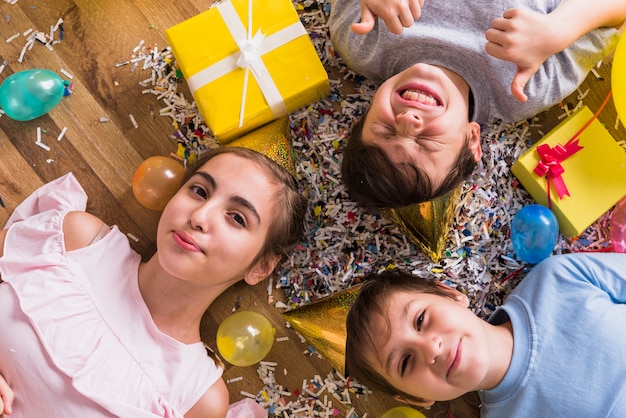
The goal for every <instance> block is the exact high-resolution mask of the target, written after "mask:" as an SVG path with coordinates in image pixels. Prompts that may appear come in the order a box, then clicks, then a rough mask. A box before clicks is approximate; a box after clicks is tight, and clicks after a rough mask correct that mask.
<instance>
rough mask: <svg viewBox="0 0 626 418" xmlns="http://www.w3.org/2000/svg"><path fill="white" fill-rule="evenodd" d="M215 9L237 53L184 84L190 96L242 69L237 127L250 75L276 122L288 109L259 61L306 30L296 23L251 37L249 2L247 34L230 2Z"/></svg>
mask: <svg viewBox="0 0 626 418" xmlns="http://www.w3.org/2000/svg"><path fill="white" fill-rule="evenodd" d="M215 7H217V9H218V10H219V12H220V14H221V15H222V18H223V19H224V22H225V23H226V26H227V27H228V30H229V31H230V33H231V35H232V36H233V38H234V39H235V40H236V42H237V46H238V48H239V52H238V53H235V54H232V55H230V56H228V57H226V58H224V59H222V60H221V61H218V62H216V63H214V64H212V65H210V66H209V67H207V68H205V69H203V70H202V71H199V72H197V73H196V74H194V75H192V76H191V77H189V79H188V80H187V84H188V85H189V89H190V90H191V93H192V94H194V93H195V91H196V90H198V89H199V88H201V87H203V86H205V85H207V84H208V83H210V82H212V81H214V80H216V79H218V78H219V77H222V76H223V75H225V74H227V73H229V72H231V71H234V70H235V69H237V68H244V69H245V74H244V82H243V84H244V85H243V93H242V97H241V108H240V112H239V127H241V126H243V119H244V113H245V104H246V95H247V90H248V78H249V73H250V72H252V75H253V76H254V78H255V80H256V82H257V83H258V85H259V88H260V89H261V92H262V93H263V97H264V98H265V100H266V102H267V104H268V105H269V107H270V109H271V111H272V114H273V115H274V117H275V118H277V117H280V116H284V115H286V114H287V108H286V107H285V102H284V100H283V98H282V96H281V94H280V92H279V91H278V87H277V86H276V83H274V80H273V79H272V76H271V74H270V72H269V70H268V69H267V67H266V66H265V63H264V62H263V60H262V59H261V57H262V56H263V55H264V54H266V53H267V52H269V51H272V50H274V49H276V48H278V47H280V46H282V45H284V44H286V43H288V42H291V41H292V40H294V39H296V38H298V37H300V36H303V35H308V33H307V31H306V29H305V28H304V26H303V25H302V23H301V22H300V21H297V22H295V23H292V24H291V25H289V26H287V27H286V28H284V29H281V30H280V31H278V32H276V33H274V34H272V35H270V36H265V35H264V34H263V33H262V32H261V30H260V29H259V30H258V31H257V33H256V34H255V35H254V36H252V0H248V29H247V30H246V29H245V27H244V26H243V22H242V21H241V19H240V18H239V15H238V14H237V12H236V11H235V8H234V7H233V5H232V3H231V2H230V1H222V2H220V3H218V4H217V5H216V6H215Z"/></svg>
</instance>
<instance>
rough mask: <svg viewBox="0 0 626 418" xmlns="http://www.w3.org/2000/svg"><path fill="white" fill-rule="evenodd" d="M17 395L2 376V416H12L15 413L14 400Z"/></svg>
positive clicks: (0, 382) (0, 378)
mask: <svg viewBox="0 0 626 418" xmlns="http://www.w3.org/2000/svg"><path fill="white" fill-rule="evenodd" d="M14 398H15V394H14V393H13V390H11V388H10V387H9V385H8V383H7V382H6V381H5V380H4V379H3V378H2V376H0V416H2V414H5V415H11V413H12V412H13V399H14Z"/></svg>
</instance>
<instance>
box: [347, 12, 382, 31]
mask: <svg viewBox="0 0 626 418" xmlns="http://www.w3.org/2000/svg"><path fill="white" fill-rule="evenodd" d="M375 23H376V16H375V15H374V14H373V13H372V11H371V10H370V9H368V8H366V7H363V8H361V21H360V22H358V23H353V24H352V26H351V27H350V30H352V32H354V33H356V34H357V35H365V34H366V33H369V32H370V31H371V30H372V29H374V24H375Z"/></svg>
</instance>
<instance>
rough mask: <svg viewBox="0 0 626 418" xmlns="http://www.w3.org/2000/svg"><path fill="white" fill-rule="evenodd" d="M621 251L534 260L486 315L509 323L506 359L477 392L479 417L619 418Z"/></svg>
mask: <svg viewBox="0 0 626 418" xmlns="http://www.w3.org/2000/svg"><path fill="white" fill-rule="evenodd" d="M625 303H626V254H617V253H595V254H592V253H578V254H568V255H560V256H552V257H549V258H548V259H546V260H544V261H543V262H541V263H539V264H538V265H537V266H536V267H535V268H534V269H533V270H532V271H531V272H530V273H529V274H528V275H527V276H526V278H524V279H523V280H522V282H521V283H520V284H519V285H518V286H517V287H516V288H515V290H514V291H513V292H512V293H511V294H510V295H509V297H508V298H507V300H506V301H505V303H504V304H503V305H502V306H501V307H500V308H498V309H497V310H496V311H495V312H494V313H493V315H492V316H491V317H490V318H489V322H491V323H493V324H501V323H503V322H505V321H506V320H507V319H510V320H511V323H512V325H513V339H514V347H513V358H512V362H511V365H510V366H509V369H508V371H507V373H506V375H505V377H504V379H503V380H502V382H500V384H499V385H498V386H496V387H495V388H494V389H492V390H486V391H482V392H480V393H479V395H480V398H481V400H482V403H483V406H482V410H481V416H482V417H498V418H502V417H516V418H517V417H529V418H530V417H532V418H536V417H594V418H595V417H626V304H625Z"/></svg>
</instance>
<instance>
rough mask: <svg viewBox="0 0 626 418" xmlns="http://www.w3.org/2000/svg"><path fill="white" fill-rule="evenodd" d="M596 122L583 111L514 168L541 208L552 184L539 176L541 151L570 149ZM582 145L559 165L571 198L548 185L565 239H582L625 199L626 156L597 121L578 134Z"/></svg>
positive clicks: (559, 127)
mask: <svg viewBox="0 0 626 418" xmlns="http://www.w3.org/2000/svg"><path fill="white" fill-rule="evenodd" d="M592 118H593V113H592V112H591V110H589V108H588V107H586V106H584V107H582V108H581V109H579V110H578V111H576V112H575V113H573V114H572V115H570V116H569V117H568V118H567V119H565V120H564V121H563V122H561V123H560V124H559V125H557V126H556V127H555V128H554V129H553V130H551V131H550V132H549V133H548V134H547V135H546V136H545V137H544V138H543V139H541V141H539V142H537V143H536V144H535V145H534V146H533V147H532V148H530V149H529V150H527V151H526V152H524V154H522V155H521V156H520V157H519V158H518V160H517V161H515V163H514V164H513V166H512V167H511V172H512V173H513V174H514V175H515V177H517V178H518V180H519V181H520V182H521V183H522V185H523V186H524V188H525V189H526V190H527V191H528V193H530V195H531V196H532V197H533V198H534V199H535V201H536V202H537V203H539V204H541V205H544V206H548V182H547V180H546V177H540V176H539V175H538V174H536V173H535V168H536V167H537V166H538V164H539V162H540V160H541V157H540V155H539V153H538V152H537V149H538V147H541V146H542V145H548V146H549V147H550V148H554V147H555V146H557V145H565V144H568V142H571V141H570V140H571V139H572V138H573V137H574V136H575V135H576V133H578V132H579V131H580V129H581V128H583V127H584V126H585V124H587V123H588V122H589V121H590V120H592ZM578 146H580V147H582V148H581V149H579V150H576V151H575V152H574V153H573V154H572V155H570V156H569V157H567V158H565V159H564V160H563V161H561V162H560V163H559V164H560V166H561V167H562V170H563V172H562V174H560V178H561V179H562V181H563V183H564V185H565V186H566V188H567V191H568V192H569V196H568V195H563V196H562V198H559V195H558V193H557V192H556V190H555V186H554V183H552V184H551V186H550V201H551V205H552V211H553V212H554V214H555V215H556V217H557V219H558V220H559V229H560V230H561V233H562V234H563V235H565V236H566V237H574V236H577V235H579V234H580V233H581V232H583V231H584V230H585V229H587V227H589V225H591V224H592V223H594V222H595V221H596V220H597V219H598V218H599V217H600V216H602V215H603V214H604V213H606V212H607V211H608V210H609V209H611V207H613V206H614V205H615V204H616V203H617V202H618V201H619V200H620V199H621V198H622V197H624V195H626V153H625V152H624V150H623V149H622V148H621V147H620V146H619V145H618V144H617V142H615V140H614V139H613V137H612V136H611V135H610V134H609V133H608V132H607V130H606V129H605V128H604V127H603V126H602V124H601V123H600V122H599V121H598V120H597V119H593V121H592V122H591V123H590V124H589V125H588V126H587V127H586V128H585V129H584V130H583V131H582V132H581V133H580V134H579V136H578ZM557 180H558V179H557Z"/></svg>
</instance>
